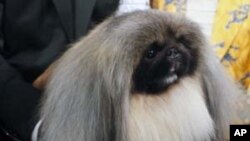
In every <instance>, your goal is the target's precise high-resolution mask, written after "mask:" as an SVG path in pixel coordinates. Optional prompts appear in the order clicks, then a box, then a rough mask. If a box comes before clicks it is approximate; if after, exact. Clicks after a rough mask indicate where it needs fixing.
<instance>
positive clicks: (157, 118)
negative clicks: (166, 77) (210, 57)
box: [128, 77, 214, 141]
mask: <svg viewBox="0 0 250 141" xmlns="http://www.w3.org/2000/svg"><path fill="white" fill-rule="evenodd" d="M198 80H199V79H198V78H197V77H192V78H189V77H187V78H183V79H182V80H181V81H180V82H178V84H176V85H175V86H173V87H172V88H170V89H169V90H167V92H165V93H164V94H161V95H145V94H135V95H133V96H132V98H131V101H130V102H131V103H130V110H129V120H128V123H129V124H128V128H129V129H128V131H129V133H128V134H129V140H130V141H210V140H211V138H212V137H213V136H214V126H213V120H212V118H211V116H210V114H209V112H208V109H207V106H206V102H205V100H204V94H203V92H202V88H201V86H200V82H199V81H198Z"/></svg>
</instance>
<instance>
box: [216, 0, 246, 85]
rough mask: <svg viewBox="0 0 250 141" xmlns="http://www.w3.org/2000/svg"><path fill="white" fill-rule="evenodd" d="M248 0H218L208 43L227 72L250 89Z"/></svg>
mask: <svg viewBox="0 0 250 141" xmlns="http://www.w3.org/2000/svg"><path fill="white" fill-rule="evenodd" d="M249 12H250V0H230V1H229V0H220V1H219V3H218V6H217V12H216V16H215V18H214V26H213V31H212V39H211V40H212V43H213V44H214V45H216V51H217V54H218V56H219V58H220V59H221V62H222V63H223V64H224V66H225V67H226V68H227V69H228V70H229V72H230V74H231V75H232V76H233V77H234V78H235V79H236V80H237V81H240V82H241V83H242V84H243V86H244V87H245V88H246V89H248V90H250V13H249Z"/></svg>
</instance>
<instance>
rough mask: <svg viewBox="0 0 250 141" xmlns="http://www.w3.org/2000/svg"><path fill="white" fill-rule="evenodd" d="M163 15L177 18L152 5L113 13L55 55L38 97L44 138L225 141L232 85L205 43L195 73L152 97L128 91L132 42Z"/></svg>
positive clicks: (134, 57) (135, 54) (136, 54)
mask: <svg viewBox="0 0 250 141" xmlns="http://www.w3.org/2000/svg"><path fill="white" fill-rule="evenodd" d="M163 17H164V18H167V19H168V20H170V21H171V20H173V22H172V23H173V24H174V23H175V22H176V21H182V20H181V19H179V20H176V19H178V18H175V16H171V15H170V14H168V13H163V12H158V11H154V10H150V11H146V12H140V11H139V12H134V13H131V14H126V15H122V16H119V17H111V18H109V19H108V20H106V21H105V22H103V23H102V24H101V25H99V26H98V27H96V29H94V30H93V31H92V32H90V34H89V35H87V36H86V37H84V38H83V39H81V40H80V41H79V42H77V43H76V44H75V45H73V47H72V48H71V49H69V50H68V51H67V52H66V53H65V54H64V55H63V56H62V57H61V58H60V59H59V60H58V61H57V65H56V67H55V69H54V73H53V75H52V78H51V80H50V82H49V84H48V86H47V88H46V92H45V96H44V98H43V100H42V101H43V102H42V108H41V114H40V115H41V119H42V120H43V123H42V127H41V131H40V136H41V137H40V139H41V140H42V141H203V140H204V141H211V140H216V141H222V140H224V136H226V134H227V133H228V127H229V119H230V114H229V113H230V112H231V111H230V109H229V107H230V101H231V100H233V98H232V96H233V95H235V94H236V93H237V89H236V87H235V85H234V84H233V82H232V81H231V80H230V79H229V78H228V76H226V75H225V72H224V71H223V68H222V67H221V66H220V64H219V62H218V61H217V59H216V57H215V55H213V53H212V51H211V49H209V47H208V46H207V45H206V43H205V42H204V43H202V46H201V47H200V48H201V49H200V50H201V52H200V58H201V61H200V62H199V68H198V70H197V73H195V75H193V76H188V77H186V78H184V79H183V80H180V82H179V83H178V84H176V85H175V86H174V87H172V88H171V89H170V90H168V91H166V93H164V94H162V95H160V96H157V97H148V96H145V95H139V94H138V95H131V85H132V82H131V77H132V74H133V71H134V68H135V66H136V64H137V63H138V59H139V58H140V55H141V52H142V51H143V49H141V48H139V47H138V48H131V46H140V45H141V44H142V43H145V42H149V40H154V37H152V38H151V36H153V35H155V34H158V33H160V32H162V31H163V30H165V29H164V26H163V25H161V24H160V22H165V21H164V20H162V19H163ZM174 20H176V21H174ZM159 21H160V22H159ZM140 23H144V24H145V23H146V24H147V23H150V24H152V23H153V24H154V25H155V26H154V27H155V29H154V30H152V29H151V28H150V27H146V28H144V29H141V28H140V27H141V26H140ZM138 34H139V35H142V36H139V37H137V35H138ZM197 36H199V35H197ZM145 37H146V38H145ZM201 38H202V37H201ZM148 39H149V40H148Z"/></svg>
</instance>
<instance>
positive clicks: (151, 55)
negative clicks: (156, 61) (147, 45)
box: [145, 48, 157, 59]
mask: <svg viewBox="0 0 250 141" xmlns="http://www.w3.org/2000/svg"><path fill="white" fill-rule="evenodd" d="M156 54H157V51H156V50H155V49H154V48H151V49H149V50H148V51H147V53H146V56H145V57H146V58H147V59H152V58H154V57H155V56H156Z"/></svg>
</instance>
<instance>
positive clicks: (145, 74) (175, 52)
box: [133, 36, 198, 94]
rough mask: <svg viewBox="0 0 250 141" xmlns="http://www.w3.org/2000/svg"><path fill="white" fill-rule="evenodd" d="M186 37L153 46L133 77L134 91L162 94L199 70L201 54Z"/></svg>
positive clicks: (170, 38)
mask: <svg viewBox="0 0 250 141" xmlns="http://www.w3.org/2000/svg"><path fill="white" fill-rule="evenodd" d="M191 42H192V40H189V39H188V38H187V37H185V36H180V37H178V38H175V37H168V39H166V40H165V42H163V43H159V42H157V41H155V42H153V43H151V44H150V45H149V46H148V47H147V49H146V50H145V51H144V54H143V55H142V58H141V60H140V62H139V64H138V65H137V67H136V69H135V71H134V74H133V84H134V86H133V91H134V92H139V93H146V94H159V93H161V92H163V91H165V90H166V89H167V88H168V87H169V86H170V85H172V84H174V83H176V82H178V80H179V79H181V78H182V77H183V76H185V75H191V74H192V73H193V72H194V71H195V70H196V68H197V63H198V50H197V49H195V48H193V47H192V43H191Z"/></svg>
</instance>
